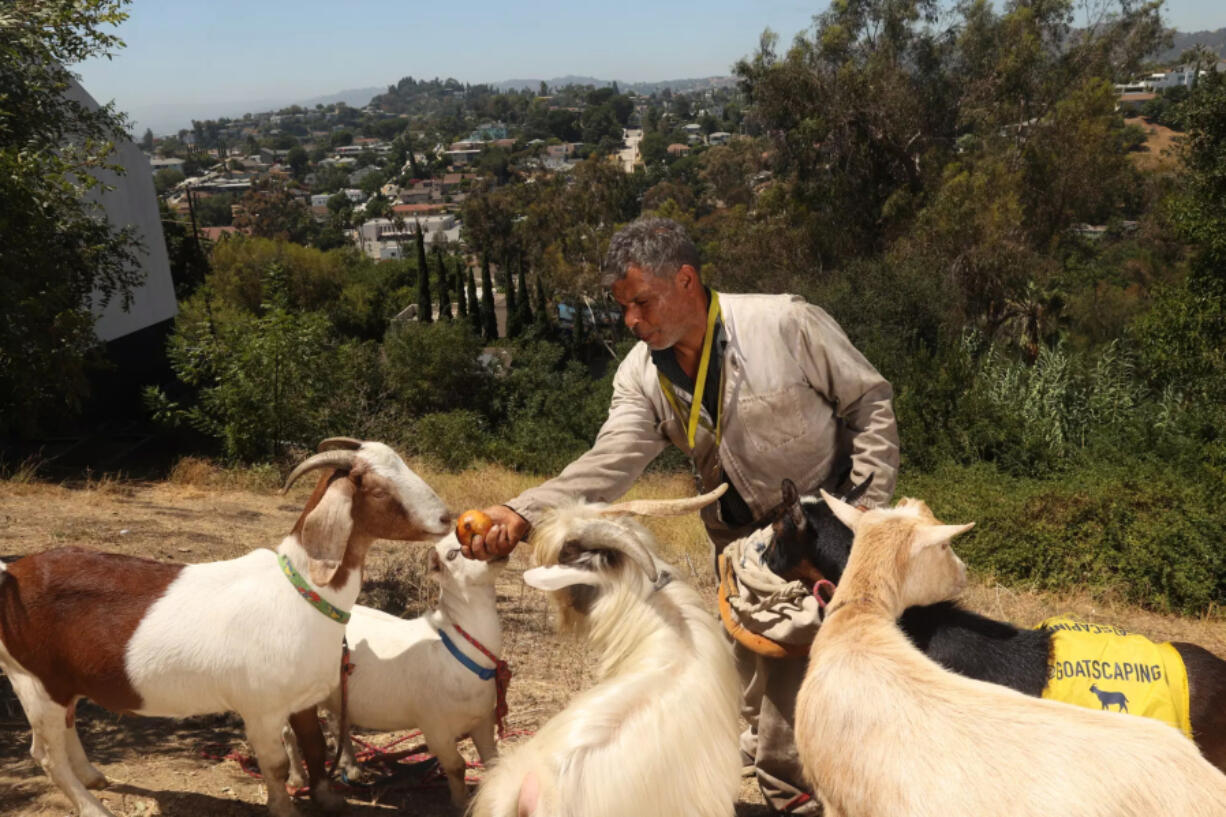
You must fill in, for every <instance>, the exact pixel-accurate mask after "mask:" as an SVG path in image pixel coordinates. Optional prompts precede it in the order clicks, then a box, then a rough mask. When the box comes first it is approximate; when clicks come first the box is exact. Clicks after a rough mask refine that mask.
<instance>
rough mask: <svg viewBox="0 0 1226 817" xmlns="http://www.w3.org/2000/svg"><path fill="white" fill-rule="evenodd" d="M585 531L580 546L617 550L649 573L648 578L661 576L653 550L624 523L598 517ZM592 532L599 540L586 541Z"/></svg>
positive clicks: (588, 548)
mask: <svg viewBox="0 0 1226 817" xmlns="http://www.w3.org/2000/svg"><path fill="white" fill-rule="evenodd" d="M583 533H584V534H585V535H584V536H583V537H581V538H580V540H579V546H580V547H582V548H583V549H584V550H616V551H617V552H618V553H621V554H622V555H624V556H625V557H626V558H627V559H630V560H631V561H632V562H634V563H635V564H636V565H638V566H639V567H640V568H641V569H642V571H643V572H644V573H646V574H647V578H649V579H651V580H652V581H653V582H654V581H655V580H656V579H658V578H659V577H660V573H659V571H657V570H656V562H655V559H653V558H652V557H651V552H650V551H649V550H647V547H646V546H645V545H644V544H643V543H642V542H641V541H639V538H638V537H637V536H635V535H633V532H632V531H628V530H627V529H626V528H625V527H623V526H622V525H619V524H617V523H615V522H610V521H607V520H604V519H597V520H593V521H592V522H590V523H589V527H587V528H585V529H584V530H583ZM592 533H595V534H597V541H594V542H589V541H584V539H587V537H588V536H589V535H591V534H592Z"/></svg>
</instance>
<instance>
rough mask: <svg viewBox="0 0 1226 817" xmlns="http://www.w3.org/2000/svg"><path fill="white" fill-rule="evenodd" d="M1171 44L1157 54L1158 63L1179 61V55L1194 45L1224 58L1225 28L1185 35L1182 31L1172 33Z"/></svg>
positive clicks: (1225, 53) (1225, 52)
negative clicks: (1201, 46) (1198, 45)
mask: <svg viewBox="0 0 1226 817" xmlns="http://www.w3.org/2000/svg"><path fill="white" fill-rule="evenodd" d="M1171 34H1172V37H1173V41H1172V42H1173V44H1172V45H1171V47H1170V48H1168V49H1166V50H1165V51H1162V52H1159V54H1158V55H1157V57H1155V59H1156V60H1157V61H1158V62H1164V63H1166V62H1174V61H1175V60H1177V59H1179V55H1180V54H1182V53H1183V52H1184V51H1187V50H1188V49H1189V48H1191V47H1192V46H1194V45H1197V44H1200V45H1203V46H1205V47H1206V48H1208V49H1209V50H1210V51H1212V52H1213V53H1215V54H1217V55H1218V57H1219V58H1226V28H1219V29H1217V30H1216V31H1193V32H1191V33H1185V32H1182V31H1172V32H1171Z"/></svg>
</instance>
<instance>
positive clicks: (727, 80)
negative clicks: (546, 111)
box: [492, 74, 736, 95]
mask: <svg viewBox="0 0 1226 817" xmlns="http://www.w3.org/2000/svg"><path fill="white" fill-rule="evenodd" d="M614 82H616V83H617V87H618V89H619V90H622V91H634V92H635V93H636V94H644V95H646V94H653V93H659V92H660V91H663V90H664V89H665V88H668V89H670V90H672V91H674V92H676V93H691V92H693V91H701V90H703V89H705V88H727V87H730V86H732V85H735V84H736V78H735V77H699V78H693V79H666V80H661V81H660V82H624V81H622V80H611V79H597V78H596V77H580V76H574V75H573V74H570V75H567V76H564V77H554V78H553V79H547V80H545V84H546V85H548V86H549V87H550V88H565V87H566V86H567V85H593V86H595V87H597V88H604V87H605V86H608V85H612V84H613V83H614ZM492 85H493V87H495V88H497V89H498V90H500V91H522V90H529V91H535V90H536V89H538V88H540V87H541V80H539V79H504V80H502V81H501V82H495V83H492Z"/></svg>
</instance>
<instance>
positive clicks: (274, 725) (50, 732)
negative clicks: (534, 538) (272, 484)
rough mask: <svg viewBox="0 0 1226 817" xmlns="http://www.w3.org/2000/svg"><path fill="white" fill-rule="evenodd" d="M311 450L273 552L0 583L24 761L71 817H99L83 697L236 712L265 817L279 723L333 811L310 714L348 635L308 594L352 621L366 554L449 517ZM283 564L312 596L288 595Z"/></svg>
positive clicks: (417, 488) (152, 709) (131, 560)
mask: <svg viewBox="0 0 1226 817" xmlns="http://www.w3.org/2000/svg"><path fill="white" fill-rule="evenodd" d="M321 449H324V450H323V451H322V453H319V454H316V455H315V456H313V457H311V458H310V459H307V460H306V461H304V462H302V463H301V464H300V465H299V466H298V467H297V468H295V469H294V472H293V473H292V474H291V475H290V477H289V479H288V480H287V483H286V489H288V488H289V486H290V485H292V484H293V482H294V481H295V480H296V479H297V478H298V477H299V476H301V475H302V474H304V473H307V472H308V471H313V470H316V469H326V471H325V473H323V474H322V475H321V476H320V479H319V483H318V485H317V486H316V487H315V491H314V493H313V494H312V495H311V498H310V499H309V500H308V502H307V505H306V508H305V509H304V510H303V512H302V515H301V516H300V517H299V519H298V522H297V524H295V525H294V528H293V530H292V531H291V532H290V534H289V535H288V536H286V537H285V539H284V540H282V542H281V544H280V546H279V547H278V548H277V550H276V551H275V552H274V551H272V550H269V549H266V548H261V549H258V550H254V551H252V552H250V553H248V554H246V555H245V556H241V557H239V558H237V559H232V560H229V561H223V562H209V563H204V564H194V565H183V564H171V563H165V562H155V561H152V560H149V559H141V558H137V557H134V556H124V555H119V554H111V553H99V552H96V551H92V550H87V549H83V548H77V547H65V548H57V549H55V550H49V551H46V552H43V553H39V554H35V555H33V556H27V557H25V558H23V559H19V560H17V561H16V562H14V563H12V564H10V565H7V567H4V568H3V569H0V668H2V669H3V670H4V672H5V673H6V674H7V675H8V676H9V679H10V680H11V681H12V683H13V688H14V690H15V691H16V693H17V697H18V698H19V700H20V701H21V705H22V708H23V709H24V710H25V713H26V717H27V718H28V719H29V721H30V729H31V731H32V732H33V742H32V745H31V748H30V754H31V755H32V756H33V757H34V759H35V760H37V761H38V762H39V764H40V765H41V766H42V767H43V770H44V771H46V773H47V775H48V776H49V777H50V778H51V779H52V781H54V782H55V784H56V785H57V786H59V787H60V789H61V790H63V792H64V793H65V794H66V795H67V796H68V798H69V799H70V800H71V801H72V804H73V806H74V807H75V808H76V809H77V812H78V814H79V815H80V817H106V815H109V814H110V812H108V811H107V810H106V808H105V807H104V806H103V805H102V803H101V802H100V801H99V800H98V799H97V798H96V797H94V795H93V794H91V793H90V792H89V791H87V788H101V787H103V786H105V785H106V784H107V781H106V778H105V777H104V776H103V775H102V773H101V772H99V771H98V770H97V769H95V768H94V767H93V766H91V765H90V763H89V761H88V760H87V759H86V757H85V751H84V749H83V748H82V746H81V741H80V738H79V737H78V736H77V732H76V728H75V726H74V723H73V713H74V710H75V707H76V702H77V700H78V699H80V698H83V697H85V698H90V699H91V700H93V701H94V702H95V703H98V704H100V705H101V706H104V707H106V708H108V709H111V710H114V711H116V712H133V713H138V714H142V715H161V716H169V717H185V716H188V715H198V714H204V713H209V712H225V711H234V712H237V713H238V714H239V715H241V716H242V718H243V721H244V723H245V725H246V727H247V737H248V739H249V741H250V743H251V746H252V748H253V749H254V750H255V753H256V756H257V758H258V759H259V762H260V769H261V771H262V772H263V773H264V778H265V780H266V781H267V783H268V807H269V810H270V811H271V812H272V813H273V815H276V817H287V815H293V814H296V813H297V810H296V809H295V807H294V805H293V802H292V801H291V800H290V798H289V796H288V794H287V793H286V789H285V778H286V773H287V772H288V763H287V761H286V757H285V751H284V749H283V748H282V746H281V726H282V725H283V724H284V723H285V721H286V719H287V718H289V719H290V720H291V723H293V725H294V728H295V730H296V731H298V732H299V740H300V741H302V742H303V743H304V744H305V745H306V746H309V747H311V749H310V751H309V752H308V753H307V754H308V761H309V763H310V764H312V765H313V766H314V767H315V768H314V769H313V774H312V780H313V786H312V795H313V796H314V798H315V799H316V802H318V803H320V805H322V806H324V807H326V808H334V807H337V806H339V805H340V804H341V801H340V799H339V797H338V796H337V795H336V794H334V793H333V792H332V791H331V790H330V789H329V788H328V785H327V780H326V778H325V777H324V775H323V774H322V770H323V738H322V735H320V734H319V725H318V722H317V721H316V719H315V715H314V705H315V704H316V702H318V701H320V700H323V699H324V698H325V697H327V695H328V692H329V690H330V689H331V688H332V685H333V683H334V680H335V678H336V676H337V674H338V672H339V670H340V660H341V639H342V637H343V635H344V631H345V627H344V625H343V624H342V623H340V622H339V621H337V620H334V619H333V618H332V617H330V616H329V615H328V614H327V613H325V612H323V611H322V610H321V609H317V608H316V606H315V605H314V604H313V603H311V602H309V601H308V600H306V594H309V593H313V594H316V595H317V597H318V598H320V599H322V600H323V601H324V602H327V604H330V605H331V606H332V607H333V608H334V609H335V610H338V611H347V610H349V608H351V607H352V606H353V604H354V602H355V601H356V600H357V596H358V591H359V589H360V585H361V581H362V564H363V562H364V560H365V558H366V552H367V550H368V549H369V548H370V546H371V544H372V543H373V542H374V540H376V539H397V540H421V539H425V538H428V537H438V536H441V535H443V534H445V533H446V532H447V530H448V525H449V521H450V516H449V514H448V512H447V509H446V507H445V506H444V504H443V502H442V500H441V499H439V497H438V496H437V495H436V494H435V493H434V491H432V490H431V489H430V487H429V486H428V485H426V483H425V482H423V481H422V480H421V478H420V477H418V476H417V475H416V474H414V473H413V472H412V471H411V470H409V468H408V466H406V465H405V464H404V461H403V460H401V459H400V457H399V456H398V455H397V454H396V453H395V452H394V451H392V449H390V448H388V447H387V446H386V445H383V444H382V443H377V442H359V441H357V440H350V439H347V438H334V439H332V440H326V441H325V442H324V443H323V444H321ZM281 558H284V560H286V563H287V564H288V565H290V566H292V568H293V571H296V572H297V573H298V575H299V576H301V577H305V579H306V580H307V581H308V582H309V589H307V590H305V591H300V590H299V589H298V588H297V587H295V586H294V585H293V584H291V582H290V580H289V579H288V578H287V575H288V574H287V572H286V568H284V567H283V566H282V562H281ZM304 751H305V750H304Z"/></svg>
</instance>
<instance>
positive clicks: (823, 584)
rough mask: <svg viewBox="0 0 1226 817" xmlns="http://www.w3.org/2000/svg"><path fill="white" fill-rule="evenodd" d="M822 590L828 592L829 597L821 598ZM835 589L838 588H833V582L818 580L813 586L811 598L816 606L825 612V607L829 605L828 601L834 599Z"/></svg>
mask: <svg viewBox="0 0 1226 817" xmlns="http://www.w3.org/2000/svg"><path fill="white" fill-rule="evenodd" d="M823 589H826V590H829V591H830V595H829V596H823V595H822V593H821V591H822V590H823ZM836 589H838V588H836V587H835V586H834V582H832V581H830V580H829V579H818V580H817V583H816V584H814V585H813V598H815V599H817V606H818V607H819V608H821V609H822V610H825V609H826V605H827V604H829V603H830V599H833V598H834V591H835V590H836Z"/></svg>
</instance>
